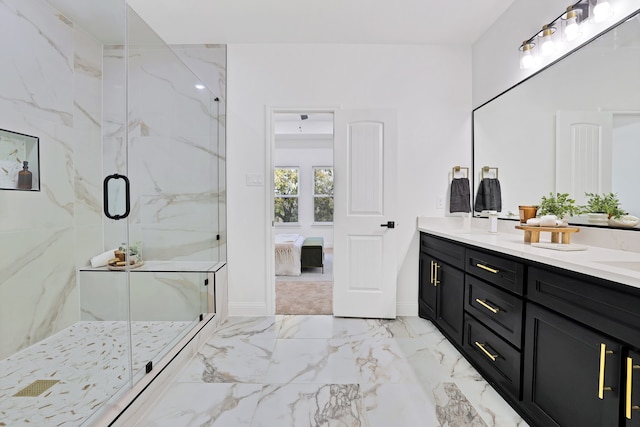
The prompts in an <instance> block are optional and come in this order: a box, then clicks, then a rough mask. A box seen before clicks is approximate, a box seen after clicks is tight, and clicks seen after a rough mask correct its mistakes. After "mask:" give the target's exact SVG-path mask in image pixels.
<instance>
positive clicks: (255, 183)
mask: <svg viewBox="0 0 640 427" xmlns="http://www.w3.org/2000/svg"><path fill="white" fill-rule="evenodd" d="M246 180H247V185H248V186H251V187H260V186H263V185H264V178H263V177H262V175H260V174H258V173H248V174H247V175H246Z"/></svg>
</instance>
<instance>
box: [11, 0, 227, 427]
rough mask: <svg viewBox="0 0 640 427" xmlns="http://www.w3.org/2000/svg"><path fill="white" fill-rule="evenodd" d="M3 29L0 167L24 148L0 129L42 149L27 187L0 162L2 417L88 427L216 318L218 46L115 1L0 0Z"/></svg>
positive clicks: (222, 256) (221, 52) (221, 145)
mask: <svg viewBox="0 0 640 427" xmlns="http://www.w3.org/2000/svg"><path fill="white" fill-rule="evenodd" d="M0 27H1V28H2V29H3V34H4V35H5V36H4V37H3V38H2V41H1V42H0V55H1V56H2V64H3V67H2V69H1V70H0V129H2V130H5V131H7V132H6V133H2V132H0V161H2V162H3V163H1V165H9V166H11V167H12V170H13V169H15V168H13V164H12V162H18V161H24V159H22V158H21V157H25V156H27V154H26V153H27V152H29V153H31V151H30V150H32V149H31V148H29V147H27V146H26V145H25V146H24V147H22V146H21V145H20V143H21V142H20V140H19V139H16V138H15V137H12V138H13V140H12V141H11V144H13V146H11V150H9V149H6V150H3V143H4V144H5V146H6V144H8V143H7V142H6V141H4V140H3V138H2V135H16V134H18V135H27V136H29V138H36V139H25V140H26V141H36V140H37V148H38V156H37V157H33V154H29V155H30V156H31V157H30V159H31V158H37V166H38V170H37V184H38V186H37V188H31V189H29V190H25V189H24V188H17V187H18V185H17V182H16V185H15V187H14V180H15V176H17V175H16V174H13V175H11V176H9V173H8V171H6V172H7V173H5V170H4V169H7V168H4V169H3V168H0V174H3V173H5V175H7V176H6V177H5V176H2V178H3V181H2V182H3V185H2V186H0V241H1V242H2V244H1V245H0V372H2V375H1V376H0V425H22V424H25V423H29V425H38V426H40V425H42V426H44V425H74V426H76V425H77V426H80V425H91V424H92V422H93V420H95V419H97V418H99V417H101V413H103V412H104V410H105V408H107V407H110V406H113V403H114V402H115V401H117V400H118V399H120V398H121V397H122V395H123V394H125V393H126V391H127V390H130V389H131V388H132V387H134V386H135V384H136V383H137V382H138V381H140V380H142V379H143V378H145V376H146V375H148V372H150V371H151V372H154V369H156V367H157V363H158V361H159V360H160V359H162V358H163V356H164V355H166V354H167V353H168V352H169V351H170V350H171V349H172V348H174V347H175V346H176V345H177V343H178V342H180V340H181V339H183V337H185V336H186V335H187V334H189V333H190V332H191V331H193V330H194V329H197V328H198V327H200V326H202V325H203V323H204V322H207V321H208V320H209V319H211V318H212V316H213V314H214V312H215V307H216V301H215V298H216V292H215V290H214V289H213V288H214V282H215V277H216V272H217V271H219V270H220V269H221V268H224V264H225V261H226V244H225V241H226V218H225V214H224V212H225V187H226V184H225V180H224V176H225V128H224V117H225V83H224V82H225V81H226V75H225V74H226V48H225V46H222V45H199V46H191V45H190V46H168V45H167V44H165V43H164V42H163V41H162V40H161V39H160V38H159V37H158V36H157V35H156V34H155V33H154V32H153V31H152V30H151V29H150V28H149V27H148V26H147V25H146V24H145V22H144V21H143V20H142V19H141V18H140V17H139V16H138V15H137V14H136V13H135V12H134V11H133V10H132V9H131V8H129V7H128V5H127V4H126V2H125V1H124V0H50V1H45V0H0ZM194 71H195V72H194ZM27 143H28V142H26V143H25V144H27ZM14 146H15V147H14ZM34 146H35V145H34ZM16 147H17V148H16ZM21 150H22V151H21ZM22 153H25V154H24V155H23V154H22ZM32 162H33V161H32ZM20 169H23V166H22V164H21V166H20ZM114 175H115V176H118V177H124V178H123V179H122V180H121V181H118V182H111V181H109V180H107V181H105V178H106V177H109V176H114ZM105 201H106V209H105ZM105 210H106V211H107V215H105ZM111 211H113V212H114V213H115V214H114V215H109V212H111ZM116 249H117V250H120V251H121V252H122V253H123V254H124V256H125V260H124V261H123V262H121V264H122V263H124V265H117V264H116V263H115V262H114V263H112V264H113V265H110V264H108V263H98V264H97V265H93V266H92V264H91V263H90V260H91V258H92V257H94V256H96V255H98V254H103V253H105V252H108V251H111V250H116ZM134 255H135V256H136V258H135V260H137V262H134V263H129V261H131V260H133V259H134V258H133V256H134ZM105 264H106V265H105Z"/></svg>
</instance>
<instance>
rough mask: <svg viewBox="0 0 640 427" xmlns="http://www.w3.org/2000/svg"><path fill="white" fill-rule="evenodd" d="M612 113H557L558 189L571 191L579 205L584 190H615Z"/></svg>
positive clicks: (584, 199) (560, 191)
mask: <svg viewBox="0 0 640 427" xmlns="http://www.w3.org/2000/svg"><path fill="white" fill-rule="evenodd" d="M612 128H613V115H612V113H610V112H609V113H606V112H596V111H558V112H557V113H556V191H557V192H559V193H569V194H571V195H572V196H573V197H574V198H575V199H576V202H577V203H578V204H584V203H586V198H585V195H584V193H609V192H611V175H612V174H611V164H612V139H613V131H612Z"/></svg>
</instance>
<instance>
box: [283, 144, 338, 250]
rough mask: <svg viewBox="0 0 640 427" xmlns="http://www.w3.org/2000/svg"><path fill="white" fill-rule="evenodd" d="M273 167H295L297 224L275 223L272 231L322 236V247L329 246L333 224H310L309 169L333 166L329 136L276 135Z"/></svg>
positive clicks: (311, 206) (311, 196)
mask: <svg viewBox="0 0 640 427" xmlns="http://www.w3.org/2000/svg"><path fill="white" fill-rule="evenodd" d="M275 148H276V149H275V152H274V155H273V164H274V166H275V167H289V166H291V167H297V168H298V171H299V195H298V224H297V225H295V226H294V225H288V224H281V223H279V224H276V233H287V234H288V233H297V234H301V235H303V236H305V237H311V236H313V237H322V238H323V239H324V246H325V247H326V248H331V247H333V225H331V224H330V225H320V224H313V168H314V167H316V166H320V167H328V166H330V167H332V166H333V136H332V135H328V136H322V137H320V138H318V137H306V138H305V137H294V136H293V135H286V138H283V137H282V136H280V137H278V136H276V147H275Z"/></svg>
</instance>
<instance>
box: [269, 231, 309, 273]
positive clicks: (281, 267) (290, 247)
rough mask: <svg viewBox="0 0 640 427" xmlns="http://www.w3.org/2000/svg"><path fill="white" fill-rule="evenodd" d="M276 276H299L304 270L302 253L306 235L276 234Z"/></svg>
mask: <svg viewBox="0 0 640 427" xmlns="http://www.w3.org/2000/svg"><path fill="white" fill-rule="evenodd" d="M275 243H276V254H275V258H276V276H299V275H300V273H301V272H302V269H301V266H300V254H301V252H302V244H303V243H304V236H301V235H299V234H276V238H275Z"/></svg>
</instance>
